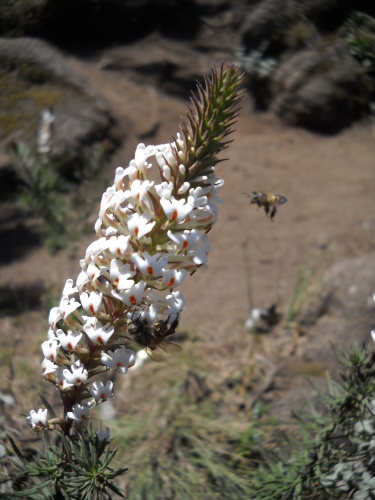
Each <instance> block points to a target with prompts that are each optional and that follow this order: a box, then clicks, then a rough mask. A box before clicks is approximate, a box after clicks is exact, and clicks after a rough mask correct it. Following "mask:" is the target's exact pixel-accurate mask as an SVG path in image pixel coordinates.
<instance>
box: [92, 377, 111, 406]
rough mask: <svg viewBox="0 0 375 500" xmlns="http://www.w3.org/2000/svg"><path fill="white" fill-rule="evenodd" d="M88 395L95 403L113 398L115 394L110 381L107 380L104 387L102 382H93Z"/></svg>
mask: <svg viewBox="0 0 375 500" xmlns="http://www.w3.org/2000/svg"><path fill="white" fill-rule="evenodd" d="M90 393H91V395H92V396H94V398H95V399H96V400H97V401H100V400H101V399H102V400H106V399H110V398H114V397H115V393H114V388H113V382H112V380H108V381H107V383H106V384H105V385H104V384H103V382H102V381H96V382H94V383H93V385H92V388H91V389H90Z"/></svg>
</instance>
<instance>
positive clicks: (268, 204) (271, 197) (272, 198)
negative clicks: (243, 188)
mask: <svg viewBox="0 0 375 500" xmlns="http://www.w3.org/2000/svg"><path fill="white" fill-rule="evenodd" d="M242 194H244V195H245V196H247V197H248V198H250V204H253V203H255V204H256V205H258V207H259V208H262V207H263V208H264V211H265V212H266V215H267V217H269V218H270V219H271V220H273V218H274V217H275V215H276V212H277V208H276V207H277V206H278V205H283V204H284V203H286V202H287V201H288V200H287V198H285V196H281V194H273V193H263V192H262V191H253V192H252V193H251V195H250V194H247V193H242Z"/></svg>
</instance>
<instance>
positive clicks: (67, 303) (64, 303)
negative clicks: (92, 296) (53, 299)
mask: <svg viewBox="0 0 375 500" xmlns="http://www.w3.org/2000/svg"><path fill="white" fill-rule="evenodd" d="M79 307H81V304H80V303H79V302H77V301H76V300H75V299H74V298H72V299H69V297H68V296H67V295H63V297H62V298H61V301H60V314H61V316H62V318H63V319H66V317H67V316H69V315H70V314H72V313H73V312H74V311H76V310H77V309H78V308H79Z"/></svg>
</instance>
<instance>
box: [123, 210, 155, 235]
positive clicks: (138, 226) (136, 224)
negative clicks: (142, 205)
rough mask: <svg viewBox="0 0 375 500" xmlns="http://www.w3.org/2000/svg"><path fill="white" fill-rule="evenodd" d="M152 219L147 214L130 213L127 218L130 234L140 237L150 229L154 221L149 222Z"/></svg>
mask: <svg viewBox="0 0 375 500" xmlns="http://www.w3.org/2000/svg"><path fill="white" fill-rule="evenodd" d="M151 220H152V217H151V215H149V214H142V215H140V214H138V213H135V214H132V215H130V217H129V219H128V230H129V233H130V234H131V235H132V236H135V237H136V238H142V237H143V236H145V235H146V234H148V233H149V232H150V231H152V229H153V227H154V226H155V224H156V222H155V221H153V222H150V221H151Z"/></svg>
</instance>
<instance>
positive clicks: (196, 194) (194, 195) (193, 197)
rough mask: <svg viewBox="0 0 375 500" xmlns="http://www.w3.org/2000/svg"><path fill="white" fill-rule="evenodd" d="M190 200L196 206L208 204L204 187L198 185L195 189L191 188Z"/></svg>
mask: <svg viewBox="0 0 375 500" xmlns="http://www.w3.org/2000/svg"><path fill="white" fill-rule="evenodd" d="M188 201H189V203H191V205H193V207H194V208H197V207H203V206H204V205H207V196H205V195H204V191H203V188H202V187H201V186H198V187H196V188H194V189H190V191H189V196H188Z"/></svg>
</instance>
